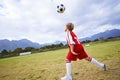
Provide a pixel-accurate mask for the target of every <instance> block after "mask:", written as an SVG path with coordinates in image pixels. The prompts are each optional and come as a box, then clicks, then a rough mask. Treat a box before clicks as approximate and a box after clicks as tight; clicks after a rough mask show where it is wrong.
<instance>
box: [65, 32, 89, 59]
mask: <svg viewBox="0 0 120 80" xmlns="http://www.w3.org/2000/svg"><path fill="white" fill-rule="evenodd" d="M66 33H67V38H66V40H67V44H68V48H69V52H68V54H67V56H66V58H67V59H68V60H71V61H76V60H77V58H78V59H84V58H87V57H88V55H87V53H86V52H85V50H84V48H83V46H82V44H81V43H80V42H79V40H78V38H77V36H76V35H75V34H74V32H72V31H68V32H66ZM70 44H74V52H76V53H78V55H74V54H72V52H71V50H70Z"/></svg>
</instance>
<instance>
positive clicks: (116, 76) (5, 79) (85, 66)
mask: <svg viewBox="0 0 120 80" xmlns="http://www.w3.org/2000/svg"><path fill="white" fill-rule="evenodd" d="M85 50H86V52H87V53H88V54H89V56H91V57H94V58H96V59H97V60H98V61H100V62H102V63H105V64H106V65H107V71H103V70H102V69H100V68H98V67H97V66H96V65H94V64H92V63H90V62H87V61H85V60H80V61H79V60H78V61H76V62H72V76H73V80H120V41H112V42H105V43H98V44H91V45H90V46H89V47H85ZM67 51H68V49H61V50H55V51H49V52H43V53H38V54H31V55H26V56H18V57H12V58H5V59H0V80H60V78H61V77H62V76H64V75H65V71H66V69H65V56H66V54H67Z"/></svg>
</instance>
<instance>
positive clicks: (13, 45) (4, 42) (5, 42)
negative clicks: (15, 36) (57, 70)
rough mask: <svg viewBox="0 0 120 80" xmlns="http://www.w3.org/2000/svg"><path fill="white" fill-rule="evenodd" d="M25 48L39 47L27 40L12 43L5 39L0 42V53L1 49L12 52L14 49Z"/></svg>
mask: <svg viewBox="0 0 120 80" xmlns="http://www.w3.org/2000/svg"><path fill="white" fill-rule="evenodd" d="M26 47H34V48H40V47H41V45H40V44H38V43H35V42H32V41H29V40H27V39H22V40H12V41H9V40H7V39H3V40H0V51H2V50H3V49H6V50H14V49H16V48H23V49H24V48H26Z"/></svg>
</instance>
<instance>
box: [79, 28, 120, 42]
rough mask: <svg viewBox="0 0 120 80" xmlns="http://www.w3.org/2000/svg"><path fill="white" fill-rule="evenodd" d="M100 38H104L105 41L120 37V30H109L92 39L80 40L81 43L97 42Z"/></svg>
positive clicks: (91, 37)
mask: <svg viewBox="0 0 120 80" xmlns="http://www.w3.org/2000/svg"><path fill="white" fill-rule="evenodd" d="M100 37H103V38H104V39H107V38H109V37H120V29H112V30H107V31H105V32H101V33H98V34H95V35H93V36H90V37H86V38H82V39H80V41H85V40H95V39H99V38H100Z"/></svg>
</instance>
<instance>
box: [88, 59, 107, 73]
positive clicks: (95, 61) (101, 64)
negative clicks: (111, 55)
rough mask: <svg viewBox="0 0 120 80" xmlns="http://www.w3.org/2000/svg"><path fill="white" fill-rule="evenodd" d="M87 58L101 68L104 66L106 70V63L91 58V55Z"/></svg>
mask: <svg viewBox="0 0 120 80" xmlns="http://www.w3.org/2000/svg"><path fill="white" fill-rule="evenodd" d="M86 60H87V61H89V62H92V63H94V64H96V65H97V66H98V67H100V68H102V69H103V70H104V71H106V66H105V64H103V63H100V62H98V61H97V60H96V59H94V58H91V57H87V58H86Z"/></svg>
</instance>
